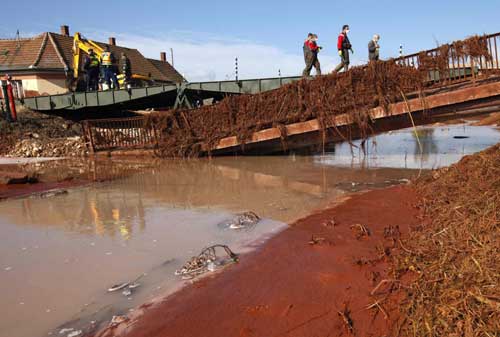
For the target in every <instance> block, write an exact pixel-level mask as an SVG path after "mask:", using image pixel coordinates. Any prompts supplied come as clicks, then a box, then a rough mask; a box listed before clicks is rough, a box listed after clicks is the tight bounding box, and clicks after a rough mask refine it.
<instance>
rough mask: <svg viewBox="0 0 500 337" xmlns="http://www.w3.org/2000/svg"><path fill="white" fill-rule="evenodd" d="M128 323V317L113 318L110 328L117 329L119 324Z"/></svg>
mask: <svg viewBox="0 0 500 337" xmlns="http://www.w3.org/2000/svg"><path fill="white" fill-rule="evenodd" d="M126 321H128V318H127V317H126V316H120V315H118V316H113V318H111V322H109V326H110V327H115V326H117V325H118V324H121V323H123V322H126Z"/></svg>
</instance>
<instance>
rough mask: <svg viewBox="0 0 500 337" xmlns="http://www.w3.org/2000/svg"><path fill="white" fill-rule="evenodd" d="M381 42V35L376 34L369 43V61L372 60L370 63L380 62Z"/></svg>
mask: <svg viewBox="0 0 500 337" xmlns="http://www.w3.org/2000/svg"><path fill="white" fill-rule="evenodd" d="M379 40H380V35H378V34H375V35H373V38H372V39H371V40H370V42H369V43H368V60H370V62H371V61H378V60H379V57H380V52H379V50H380V46H379V44H378V41H379Z"/></svg>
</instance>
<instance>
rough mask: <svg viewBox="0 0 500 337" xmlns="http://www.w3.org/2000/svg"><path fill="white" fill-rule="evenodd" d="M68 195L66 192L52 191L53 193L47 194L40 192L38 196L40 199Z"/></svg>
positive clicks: (48, 192)
mask: <svg viewBox="0 0 500 337" xmlns="http://www.w3.org/2000/svg"><path fill="white" fill-rule="evenodd" d="M64 194H68V191H66V190H54V191H47V192H42V193H40V194H39V196H40V198H50V197H55V196H58V195H64Z"/></svg>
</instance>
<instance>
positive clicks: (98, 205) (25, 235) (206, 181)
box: [0, 125, 500, 337]
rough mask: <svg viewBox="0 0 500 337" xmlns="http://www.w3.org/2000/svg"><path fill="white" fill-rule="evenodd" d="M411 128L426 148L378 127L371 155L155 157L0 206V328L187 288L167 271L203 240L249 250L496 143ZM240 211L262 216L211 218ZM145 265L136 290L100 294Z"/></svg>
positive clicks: (486, 136) (13, 336) (344, 147)
mask: <svg viewBox="0 0 500 337" xmlns="http://www.w3.org/2000/svg"><path fill="white" fill-rule="evenodd" d="M418 135H419V141H420V143H421V147H420V146H419V145H418V142H417V138H416V136H415V135H414V133H413V130H409V129H408V130H402V131H397V132H392V133H390V134H383V135H379V136H377V137H374V138H373V139H371V140H370V141H369V142H368V144H367V148H368V154H367V155H363V154H362V152H361V151H360V150H359V149H358V148H351V147H350V146H349V145H348V144H339V145H338V146H337V147H336V150H335V152H334V153H326V154H324V155H318V156H307V157H304V156H274V157H237V158H236V157H230V158H215V159H212V160H208V159H200V160H163V161H155V162H152V163H150V165H149V166H148V167H146V168H144V169H142V170H140V172H139V173H134V174H132V175H130V176H128V177H126V178H123V179H119V180H114V181H111V182H105V183H99V184H93V185H91V186H87V187H81V188H75V189H72V190H69V191H68V193H67V194H65V195H59V196H54V197H48V198H41V197H26V198H20V199H12V200H7V201H4V202H0V233H1V238H2V239H1V242H2V243H1V245H0V299H1V306H0V336H9V337H28V336H29V337H33V336H47V335H58V336H67V334H69V333H70V331H69V330H67V331H68V332H65V333H63V334H60V332H61V329H62V328H75V329H77V330H79V329H84V328H88V327H89V326H91V325H92V324H93V323H95V324H98V323H99V322H100V321H102V320H109V319H110V318H111V316H112V315H118V314H124V313H127V312H128V311H129V310H130V309H132V308H134V307H137V306H138V305H140V304H141V303H144V302H147V301H149V300H151V299H153V298H155V297H158V296H160V295H165V294H167V293H171V292H172V291H174V290H175V289H178V288H179V287H180V286H182V285H183V284H184V282H183V281H181V280H179V278H178V277H176V276H174V271H175V270H176V269H178V268H179V267H180V266H181V265H182V264H183V263H184V262H185V261H186V260H187V259H188V258H189V257H191V256H194V255H197V254H198V253H199V252H200V250H201V249H202V248H204V247H206V246H208V245H211V244H215V243H221V244H227V245H229V246H230V247H231V248H232V249H233V250H234V251H235V252H245V251H247V250H249V249H252V248H254V247H256V246H258V245H259V244H261V243H262V242H263V241H264V240H265V239H266V238H267V237H269V236H270V235H273V234H275V233H277V232H279V231H280V230H282V229H284V228H286V224H285V223H290V222H292V221H293V220H294V219H297V218H300V217H303V216H305V215H307V214H309V213H311V212H312V211H313V210H316V209H321V208H324V207H327V206H328V205H331V204H333V203H334V202H335V201H338V200H341V199H342V198H344V197H346V196H348V195H349V194H350V193H352V192H355V191H359V190H365V189H371V188H379V187H384V186H389V185H394V184H400V183H404V182H406V181H407V179H410V178H411V177H412V176H414V175H416V174H418V172H419V171H420V170H421V169H428V168H434V167H440V166H445V165H449V164H451V163H453V162H456V161H458V160H459V159H460V158H461V157H462V156H463V155H466V154H471V153H474V152H477V151H479V150H482V149H484V148H486V147H488V146H490V145H493V144H495V143H497V142H500V132H498V130H496V129H494V128H490V127H472V126H464V125H460V126H440V127H423V128H419V130H418ZM455 137H458V139H457V138H455ZM463 137H469V138H463ZM351 150H352V151H351ZM247 210H251V211H254V212H255V213H257V214H258V215H259V216H261V218H263V219H264V220H263V221H261V222H260V223H258V224H257V226H256V227H255V228H254V229H253V230H249V231H233V230H223V229H221V228H220V226H218V224H219V223H221V222H223V221H224V220H227V219H229V218H231V217H232V216H233V215H234V213H237V212H241V211H247ZM242 258H245V257H244V256H243V257H242ZM144 273H145V274H146V275H145V276H143V277H142V278H141V279H140V283H141V287H139V288H138V289H137V290H136V291H135V292H134V293H133V294H132V295H131V296H128V297H125V296H123V295H122V294H121V293H120V291H118V292H115V293H108V292H107V288H108V287H109V286H111V285H114V284H117V283H120V282H125V281H131V280H133V279H135V278H137V277H138V276H140V275H142V274H144ZM63 331H66V330H63Z"/></svg>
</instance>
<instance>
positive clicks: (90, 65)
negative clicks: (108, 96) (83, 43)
mask: <svg viewBox="0 0 500 337" xmlns="http://www.w3.org/2000/svg"><path fill="white" fill-rule="evenodd" d="M99 67H100V62H99V57H98V56H97V55H96V54H95V53H94V50H93V49H89V55H88V56H87V57H86V58H85V62H84V64H83V69H84V70H85V72H86V73H87V74H86V85H87V91H97V87H98V84H99Z"/></svg>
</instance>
